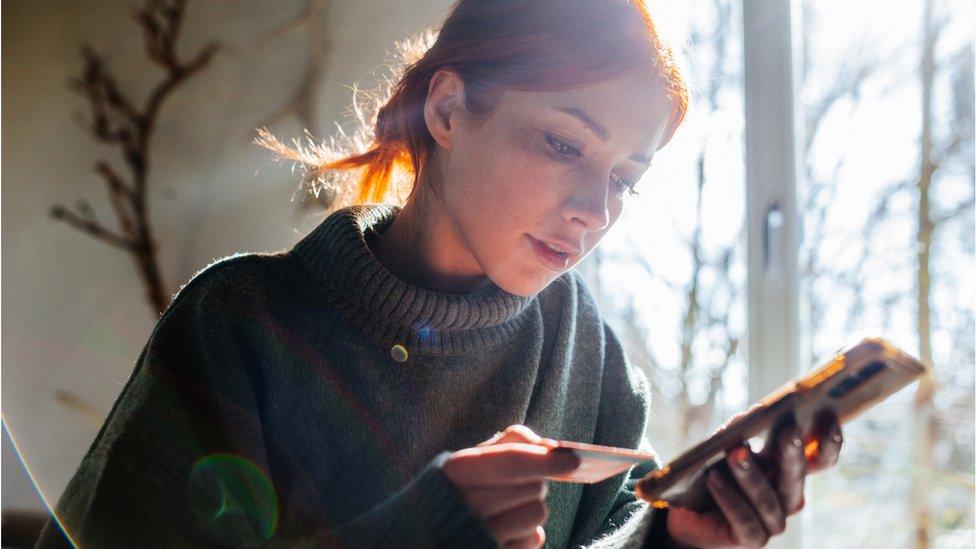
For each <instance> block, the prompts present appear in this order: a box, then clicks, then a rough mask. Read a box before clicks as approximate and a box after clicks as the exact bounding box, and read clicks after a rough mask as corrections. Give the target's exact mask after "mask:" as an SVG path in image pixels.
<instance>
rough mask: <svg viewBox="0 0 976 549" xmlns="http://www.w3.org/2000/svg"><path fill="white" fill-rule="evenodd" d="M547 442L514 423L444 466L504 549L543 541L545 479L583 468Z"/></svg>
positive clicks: (454, 454)
mask: <svg viewBox="0 0 976 549" xmlns="http://www.w3.org/2000/svg"><path fill="white" fill-rule="evenodd" d="M546 442H547V439H543V438H541V437H539V435H537V434H535V433H534V432H532V430H531V429H529V428H528V427H525V426H524V425H512V426H510V427H509V428H508V429H506V430H505V431H503V432H501V433H498V434H496V435H495V436H494V437H492V438H490V439H488V440H486V441H484V442H482V443H480V444H478V445H477V446H475V447H473V448H465V449H463V450H458V451H457V452H454V453H453V454H452V455H451V457H450V458H448V459H447V461H445V462H444V474H445V475H446V476H447V478H448V479H449V480H450V481H451V482H452V483H453V484H454V486H456V487H457V489H458V490H459V491H460V492H461V494H462V496H463V498H464V500H465V502H467V504H468V507H469V508H470V509H471V510H472V511H473V512H474V513H475V514H476V515H478V516H479V517H481V518H482V519H483V520H484V522H485V524H486V525H487V527H488V530H489V531H490V532H491V534H492V535H493V536H494V537H495V539H496V540H497V541H498V543H499V544H500V545H501V546H503V547H505V548H509V547H518V548H523V547H531V548H535V547H539V546H541V545H542V544H543V543H544V542H545V539H546V534H545V530H543V528H542V524H543V523H544V522H545V521H546V518H547V517H548V511H547V510H546V504H545V499H546V492H547V489H548V488H547V481H546V479H545V477H546V476H550V475H558V474H563V473H567V472H569V471H572V470H573V469H576V468H577V467H579V463H580V462H579V457H577V456H576V455H574V454H573V453H572V452H571V451H570V452H563V451H559V450H557V451H553V449H552V448H551V447H549V446H548V445H547V444H546Z"/></svg>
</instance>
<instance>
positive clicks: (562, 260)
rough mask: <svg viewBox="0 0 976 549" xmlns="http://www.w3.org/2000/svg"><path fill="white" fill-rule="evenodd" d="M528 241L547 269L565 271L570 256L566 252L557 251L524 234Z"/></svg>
mask: <svg viewBox="0 0 976 549" xmlns="http://www.w3.org/2000/svg"><path fill="white" fill-rule="evenodd" d="M525 236H527V237H528V238H529V241H530V242H531V243H532V248H534V249H535V252H536V255H537V256H538V257H539V261H541V262H542V264H543V265H545V266H546V267H547V268H548V269H550V270H552V271H556V272H562V271H565V270H566V268H567V267H569V260H570V259H572V256H571V255H570V254H567V253H559V252H556V251H554V250H553V249H551V248H550V247H549V246H546V245H545V244H543V243H542V242H541V241H539V240H538V239H536V238H533V237H532V236H531V235H528V234H526V235H525Z"/></svg>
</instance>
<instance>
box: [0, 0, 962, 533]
mask: <svg viewBox="0 0 976 549" xmlns="http://www.w3.org/2000/svg"><path fill="white" fill-rule="evenodd" d="M180 5H181V3H180V2H172V1H170V2H152V1H148V2H139V1H135V0H132V1H121V0H111V1H108V0H106V1H102V2H97V3H78V2H65V1H54V0H36V1H33V2H6V3H4V4H3V6H2V31H3V33H2V47H3V54H2V56H3V58H2V99H3V101H2V117H3V125H2V136H3V141H2V156H3V160H4V162H3V165H2V179H3V187H2V194H3V201H2V249H3V257H2V259H3V262H2V264H3V267H2V277H0V280H2V293H3V304H2V326H3V328H2V337H3V347H2V396H0V398H2V410H3V427H4V435H3V460H2V468H3V470H2V507H3V514H4V521H3V538H4V541H3V545H4V546H11V547H13V546H18V545H23V544H29V542H27V541H24V540H29V539H30V536H31V535H32V533H31V532H32V528H33V527H34V525H36V524H37V523H38V521H40V520H43V517H44V515H43V513H44V511H45V508H46V505H45V502H47V504H51V505H53V504H54V502H56V500H57V498H58V497H59V496H60V494H61V492H62V490H63V489H64V487H65V485H66V484H67V482H68V480H69V479H70V477H71V475H72V474H73V473H74V471H75V469H76V468H77V466H78V464H79V463H80V461H81V458H82V457H83V456H84V454H85V452H86V451H87V450H88V447H89V445H90V444H91V442H92V441H93V440H94V438H95V436H96V434H97V432H98V429H99V427H100V426H101V424H102V422H103V421H104V418H105V417H106V416H107V414H108V412H109V410H110V409H111V406H112V404H113V402H114V401H115V399H116V398H117V396H118V394H119V392H120V391H121V389H122V385H123V384H124V383H125V381H126V380H127V379H128V377H129V374H130V373H131V371H132V367H133V366H134V364H135V360H136V359H137V358H138V355H139V353H140V351H141V350H142V347H143V345H144V344H145V342H146V340H147V339H148V337H149V334H150V332H151V331H152V328H153V327H154V325H155V322H156V320H157V319H158V313H159V311H160V310H161V309H163V308H165V306H166V305H167V304H168V302H169V299H170V298H171V297H172V295H173V294H174V293H175V292H176V291H178V289H179V288H180V286H181V285H182V284H185V283H186V282H187V281H188V280H189V279H190V278H191V277H192V276H193V275H194V273H196V272H198V271H199V270H200V269H202V268H204V267H205V266H206V265H207V264H209V263H210V262H212V261H213V260H214V259H217V258H221V257H224V256H227V255H230V254H233V253H236V252H246V251H275V250H282V249H286V248H288V247H290V246H291V245H292V244H294V243H295V242H296V241H297V240H298V239H299V238H300V237H301V236H303V235H304V234H306V233H307V232H308V231H309V230H311V229H312V228H313V227H314V226H316V225H317V224H318V222H320V221H321V219H322V218H323V216H324V215H326V214H327V213H328V212H325V211H323V210H322V208H321V206H320V205H319V204H318V202H317V201H316V200H315V199H314V198H313V197H307V198H303V197H302V195H301V193H298V194H296V184H297V181H298V175H299V174H298V173H297V172H295V173H292V172H291V171H290V170H289V169H288V166H287V165H281V164H277V163H275V162H274V161H273V160H272V158H271V156H270V153H268V152H267V151H266V150H264V149H261V148H259V147H258V146H256V145H254V144H253V143H252V140H253V138H254V137H255V132H254V129H255V128H257V127H262V126H266V127H267V128H268V129H270V130H271V131H272V132H273V133H274V134H275V135H276V136H278V137H279V138H281V139H282V140H285V141H290V140H291V139H293V138H294V139H301V138H303V137H305V134H304V131H305V130H307V131H308V132H310V133H311V134H312V135H314V136H316V137H320V138H322V137H328V136H330V135H333V134H334V133H335V131H336V124H340V125H342V126H343V127H344V128H345V129H346V131H347V132H353V131H355V129H356V128H355V127H354V126H352V125H350V124H351V122H350V120H351V119H350V117H349V115H348V109H349V106H350V99H351V93H352V92H351V89H350V86H352V85H353V84H356V83H359V84H361V85H362V86H365V87H371V86H373V85H375V84H376V83H378V82H380V81H381V79H382V78H383V75H384V73H383V65H384V62H386V61H387V60H388V59H389V55H390V52H391V51H392V50H393V49H394V45H395V43H396V41H398V40H402V39H404V38H407V37H409V36H410V35H412V34H413V33H415V32H417V31H419V30H421V29H423V28H425V27H428V26H436V25H437V23H438V22H439V21H440V20H441V18H442V17H443V15H444V14H445V12H446V9H447V7H448V6H449V2H446V1H427V0H403V1H398V2H394V1H389V0H362V1H357V2H349V1H338V2H328V3H327V2H324V0H295V1H291V0H275V1H273V2H272V1H267V0H246V1H242V0H234V1H230V0H210V1H203V0H189V1H188V2H186V3H185V7H184V8H183V9H182V10H176V11H174V10H173V9H172V8H174V7H177V6H180ZM648 5H649V7H650V8H651V12H652V14H654V16H655V17H656V19H657V23H658V25H659V27H660V29H661V31H662V32H663V33H664V34H665V35H666V36H667V37H669V38H670V40H671V41H672V43H673V45H674V46H675V47H676V48H678V49H680V50H681V51H683V52H684V57H685V59H684V64H685V65H686V70H687V74H688V78H689V80H690V81H691V84H692V87H693V97H692V105H691V110H690V112H689V115H688V118H687V119H686V121H685V123H684V125H683V127H682V128H681V129H680V130H679V132H678V134H677V135H676V137H675V139H674V140H673V141H672V143H671V144H669V145H668V146H667V147H666V148H665V149H664V150H663V151H661V152H660V153H659V154H658V155H656V157H655V161H654V165H653V166H652V168H651V170H650V171H649V172H648V173H647V175H646V176H645V180H644V181H642V182H641V183H640V185H639V186H638V189H640V190H641V195H640V196H639V197H632V198H631V199H630V201H629V203H628V205H627V207H626V209H625V212H624V214H623V216H622V217H621V219H620V220H619V221H618V223H617V227H615V228H614V229H613V230H612V231H610V233H609V234H608V235H607V236H606V238H605V239H604V240H603V242H602V243H601V245H600V247H599V248H598V249H597V250H596V251H594V252H593V253H592V254H591V255H590V256H589V257H588V258H587V259H586V260H585V261H584V262H583V263H582V264H581V265H580V266H579V267H578V268H579V269H580V270H581V271H582V272H583V273H584V275H585V276H586V277H587V279H588V281H589V283H590V288H591V290H592V292H593V293H594V295H595V297H596V298H597V300H598V302H599V304H600V307H601V310H602V311H603V313H604V315H605V316H606V317H607V318H608V319H609V321H610V323H611V325H612V326H613V327H614V329H615V330H616V332H617V333H618V334H620V336H621V337H622V339H623V340H624V342H625V345H626V347H627V354H628V357H629V359H630V360H631V362H632V363H634V364H636V365H637V366H639V367H640V368H642V369H644V370H645V371H646V372H647V374H648V377H649V378H650V379H651V381H652V385H653V395H652V396H653V412H652V414H653V415H652V418H651V421H650V425H649V433H648V435H649V437H650V439H651V441H652V443H653V444H654V445H655V447H656V449H657V450H658V451H659V452H660V453H661V454H663V456H664V457H665V458H667V457H673V456H675V455H676V454H677V453H678V452H680V451H681V450H683V449H685V448H687V447H688V446H690V445H691V444H693V443H694V442H696V441H697V440H699V439H700V438H702V437H703V436H706V435H707V434H708V433H710V432H711V431H713V430H714V429H715V428H716V427H717V426H718V425H719V424H720V423H721V422H722V421H724V420H725V419H726V418H727V417H728V416H730V415H732V414H733V413H735V412H737V411H739V410H741V409H742V408H744V407H745V406H747V405H748V404H749V403H750V402H752V401H754V400H756V399H757V398H759V397H761V396H763V395H764V394H765V392H767V391H768V389H769V388H772V387H775V386H777V385H778V384H780V383H782V382H783V381H786V380H787V379H790V378H792V377H794V376H795V375H796V374H798V373H799V372H801V371H804V370H806V369H808V368H811V367H813V366H815V365H817V364H820V363H821V362H822V361H824V360H825V359H827V358H829V357H830V356H831V355H832V354H833V353H834V352H835V351H836V350H837V349H838V348H839V347H842V346H846V345H848V344H850V343H854V342H856V341H857V340H858V339H860V338H861V337H862V336H865V335H881V336H884V337H887V338H888V339H890V340H891V341H892V342H894V343H895V344H896V345H898V346H900V347H902V348H903V349H905V350H906V351H908V352H910V353H911V354H913V355H915V356H918V357H920V358H921V359H922V360H923V361H925V362H927V363H929V364H931V365H932V366H933V370H932V372H933V375H932V376H930V377H928V378H926V379H923V380H922V381H921V382H920V383H916V384H913V385H912V386H910V387H909V388H907V389H905V390H903V391H902V392H900V393H899V394H898V395H896V396H895V397H893V398H891V399H889V400H888V401H886V402H885V403H883V404H882V405H880V406H878V407H877V408H875V409H873V410H871V411H870V412H868V413H867V414H865V415H864V416H862V417H860V418H859V419H857V420H856V421H854V422H853V423H851V424H849V425H848V426H847V427H846V431H845V448H844V451H843V453H842V456H841V461H840V463H839V464H838V465H837V466H836V467H835V468H833V469H831V470H829V471H826V472H824V473H821V474H819V475H817V476H815V477H813V478H811V479H810V485H809V488H808V492H807V506H806V509H805V510H804V511H803V513H802V515H801V516H800V517H797V518H794V519H791V523H790V530H789V531H788V534H787V535H786V536H785V537H784V538H783V539H782V540H779V541H778V543H779V544H780V545H781V546H790V547H810V548H812V547H886V548H887V547H913V548H914V547H918V548H922V547H943V548H955V547H974V546H976V533H974V532H976V531H974V493H976V486H974V467H976V463H974V453H976V448H974V414H976V409H974V391H976V385H974V378H976V341H974V334H976V323H974V307H976V293H974V292H976V290H974V288H976V256H974V240H976V238H974V233H976V224H974V215H973V210H974V202H976V198H974V180H976V168H974V135H973V134H974V54H973V43H974V8H973V3H972V2H967V1H965V0H897V1H880V0H859V1H858V2H841V1H839V0H805V1H789V0H751V1H746V2H738V1H732V0H689V1H686V2H666V1H664V0H649V2H648ZM167 17H169V19H167ZM174 21H178V22H179V24H178V25H176V26H174ZM173 29H179V32H176V33H174V32H172V30H173ZM770 44H774V45H775V46H770ZM86 45H87V46H90V49H89V50H83V47H84V46H86ZM86 52H87V53H86ZM757 52H758V53H757ZM766 55H769V56H771V57H765V56H766ZM770 59H772V60H773V61H770ZM784 83H785V85H784ZM747 90H749V91H748V93H747ZM747 113H748V116H747ZM784 113H785V114H784ZM100 121H101V122H102V123H103V124H101V125H99V124H98V122H100ZM132 121H138V123H131V122H132ZM120 127H122V128H130V131H129V132H128V133H126V132H118V131H113V128H120ZM764 128H766V129H764ZM768 128H774V129H781V130H782V135H784V136H785V138H784V139H777V140H773V141H764V136H768V134H769V130H768ZM763 132H766V133H763ZM783 151H786V152H785V153H784V152H783ZM764 155H766V156H764ZM776 170H780V172H782V173H785V174H787V175H786V176H785V177H781V178H779V177H768V174H770V173H774V174H775V173H777V172H776ZM769 196H778V197H780V199H779V200H780V202H778V203H777V204H778V205H779V206H780V207H782V212H780V211H779V210H777V211H776V212H773V213H777V215H781V216H782V217H770V212H771V210H769V208H768V207H767V206H768V204H769V202H768V198H769ZM782 197H786V198H782ZM784 219H785V229H784V232H783V238H782V239H781V240H778V241H777V246H779V252H780V254H779V256H777V258H778V260H779V261H783V262H785V263H784V264H786V265H787V267H788V268H786V269H785V270H784V271H783V272H782V273H779V274H775V273H774V274H775V276H776V277H778V278H774V279H768V277H770V276H773V275H770V273H769V272H760V271H759V270H757V269H756V268H755V265H756V263H755V262H756V261H757V258H756V253H755V251H754V250H755V247H756V242H758V241H759V240H757V239H760V238H761V235H760V234H759V233H761V232H763V231H762V230H761V228H762V227H764V226H766V227H769V223H771V222H775V223H780V224H782V223H783V222H784V221H783V220H784ZM776 226H777V227H778V226H780V225H776ZM757 227H758V228H759V229H757ZM791 227H792V228H793V229H795V230H792V229H791ZM770 309H772V310H774V311H775V310H782V311H786V312H787V313H788V314H787V315H786V318H787V319H792V318H795V319H796V322H795V323H794V322H792V321H787V322H783V321H782V320H781V319H779V320H778V319H777V317H776V315H763V314H759V313H760V312H761V311H764V310H770ZM750 311H751V312H750ZM783 340H788V341H789V342H790V343H789V345H785V346H783V345H782V341H783ZM782 349H786V350H782Z"/></svg>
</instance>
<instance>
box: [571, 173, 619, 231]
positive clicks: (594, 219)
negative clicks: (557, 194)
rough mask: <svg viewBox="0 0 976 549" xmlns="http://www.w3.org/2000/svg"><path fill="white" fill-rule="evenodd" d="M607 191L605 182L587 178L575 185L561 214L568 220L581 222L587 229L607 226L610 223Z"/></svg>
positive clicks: (591, 229)
mask: <svg viewBox="0 0 976 549" xmlns="http://www.w3.org/2000/svg"><path fill="white" fill-rule="evenodd" d="M607 179H609V176H608V177H607ZM608 192H609V191H608V188H607V185H606V184H602V185H601V184H599V183H594V181H593V178H589V180H588V181H587V182H584V183H580V184H578V185H576V188H575V192H574V193H573V195H572V196H570V197H569V198H568V199H567V201H566V204H565V206H564V210H563V215H564V216H565V217H566V218H567V219H568V220H569V221H570V222H573V223H581V224H582V225H583V226H584V227H586V229H587V230H588V231H600V230H603V229H605V228H607V225H609V224H610V212H609V211H607V195H608Z"/></svg>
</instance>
